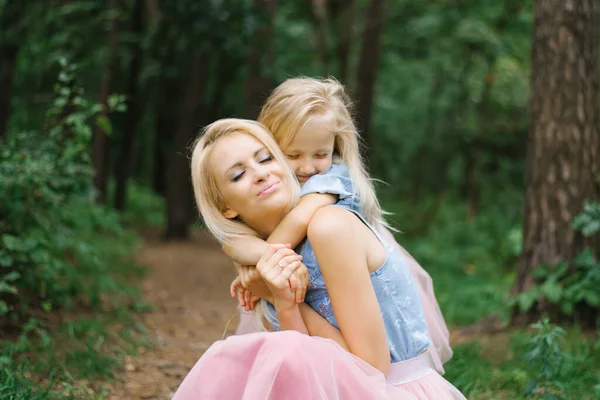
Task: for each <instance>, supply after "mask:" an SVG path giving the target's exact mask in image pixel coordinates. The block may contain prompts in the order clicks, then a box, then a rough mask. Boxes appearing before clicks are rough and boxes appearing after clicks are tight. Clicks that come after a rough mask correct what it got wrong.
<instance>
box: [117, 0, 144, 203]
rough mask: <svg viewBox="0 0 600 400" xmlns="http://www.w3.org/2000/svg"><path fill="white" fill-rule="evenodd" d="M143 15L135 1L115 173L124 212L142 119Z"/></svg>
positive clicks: (138, 3)
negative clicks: (125, 109) (119, 149)
mask: <svg viewBox="0 0 600 400" xmlns="http://www.w3.org/2000/svg"><path fill="white" fill-rule="evenodd" d="M143 13H144V5H143V2H142V0H136V1H135V3H134V6H133V15H132V27H131V28H132V31H133V33H134V35H135V36H136V38H135V41H134V43H133V44H132V47H133V48H132V49H131V51H132V53H133V57H132V59H131V64H130V65H129V79H128V80H129V82H128V86H129V87H128V89H127V114H126V115H125V123H124V129H123V142H122V145H121V153H120V154H119V157H118V159H117V162H116V166H117V169H116V171H115V178H116V188H115V208H116V209H117V210H123V209H125V202H126V199H127V180H128V179H129V175H130V174H131V169H132V162H133V161H132V159H133V147H134V141H135V135H136V133H137V129H138V126H139V123H140V119H141V116H142V105H141V98H140V96H139V80H140V72H141V70H142V60H143V56H144V55H143V51H142V44H141V40H142V34H143V29H144V23H143Z"/></svg>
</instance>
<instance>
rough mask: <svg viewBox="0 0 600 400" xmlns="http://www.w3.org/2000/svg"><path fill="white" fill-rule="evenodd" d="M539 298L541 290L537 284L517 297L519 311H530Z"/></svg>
mask: <svg viewBox="0 0 600 400" xmlns="http://www.w3.org/2000/svg"><path fill="white" fill-rule="evenodd" d="M538 298H539V291H538V288H537V287H536V286H533V287H532V288H531V289H529V290H528V291H527V292H523V293H519V294H518V295H517V298H516V300H517V304H518V305H519V311H520V312H522V313H524V312H527V311H529V309H530V308H531V307H532V306H533V304H534V303H535V302H536V300H538Z"/></svg>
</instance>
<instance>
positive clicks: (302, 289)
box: [292, 275, 306, 303]
mask: <svg viewBox="0 0 600 400" xmlns="http://www.w3.org/2000/svg"><path fill="white" fill-rule="evenodd" d="M292 276H294V275H292ZM304 296H306V286H305V285H304V284H301V285H300V286H298V289H296V303H302V302H303V301H304Z"/></svg>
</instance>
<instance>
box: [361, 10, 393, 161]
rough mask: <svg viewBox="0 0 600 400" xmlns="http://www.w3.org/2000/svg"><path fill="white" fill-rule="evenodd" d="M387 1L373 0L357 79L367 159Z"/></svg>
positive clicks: (366, 157)
mask: <svg viewBox="0 0 600 400" xmlns="http://www.w3.org/2000/svg"><path fill="white" fill-rule="evenodd" d="M385 3H386V0H371V6H370V7H369V12H368V15H367V20H366V23H365V24H366V25H365V30H364V34H363V41H362V50H361V55H360V63H359V65H358V75H357V79H356V101H357V102H358V105H357V108H356V112H357V116H356V117H357V119H356V120H357V124H358V128H359V132H360V133H361V136H362V138H363V144H364V145H365V147H364V155H365V159H366V160H368V153H369V146H370V145H371V137H370V125H371V113H372V110H373V92H374V86H375V80H376V78H377V70H378V68H379V56H380V52H381V49H380V39H381V31H382V27H383V12H384V8H385V7H384V6H385Z"/></svg>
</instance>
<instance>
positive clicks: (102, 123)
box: [96, 115, 112, 135]
mask: <svg viewBox="0 0 600 400" xmlns="http://www.w3.org/2000/svg"><path fill="white" fill-rule="evenodd" d="M96 124H97V125H98V127H99V128H100V129H102V131H104V133H106V134H107V135H110V134H111V133H112V125H111V123H110V119H108V117H107V116H106V115H100V116H98V117H97V118H96Z"/></svg>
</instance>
